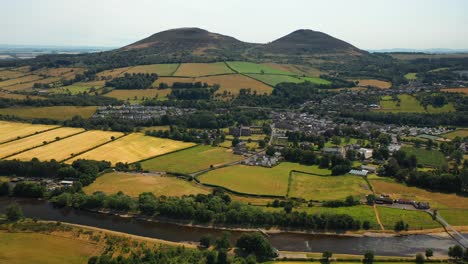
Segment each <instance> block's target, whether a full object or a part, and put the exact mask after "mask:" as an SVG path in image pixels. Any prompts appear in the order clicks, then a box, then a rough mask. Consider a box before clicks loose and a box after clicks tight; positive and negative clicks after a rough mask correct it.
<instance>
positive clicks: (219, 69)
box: [174, 62, 234, 77]
mask: <svg viewBox="0 0 468 264" xmlns="http://www.w3.org/2000/svg"><path fill="white" fill-rule="evenodd" d="M231 73H234V72H233V71H232V70H231V69H229V68H228V67H227V66H226V64H225V63H224V62H215V63H183V64H181V65H180V67H179V69H177V71H176V72H175V73H174V76H190V77H198V76H206V75H218V74H231Z"/></svg>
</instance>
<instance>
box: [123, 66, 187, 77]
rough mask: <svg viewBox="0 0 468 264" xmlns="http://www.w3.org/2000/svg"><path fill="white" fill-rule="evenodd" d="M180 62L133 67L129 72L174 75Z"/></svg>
mask: <svg viewBox="0 0 468 264" xmlns="http://www.w3.org/2000/svg"><path fill="white" fill-rule="evenodd" d="M178 65H179V64H175V63H174V64H151V65H140V66H135V67H132V68H131V69H130V70H128V71H127V73H156V74H157V75H159V76H170V75H172V74H173V73H174V72H175V70H176V69H177V66H178Z"/></svg>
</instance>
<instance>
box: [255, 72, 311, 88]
mask: <svg viewBox="0 0 468 264" xmlns="http://www.w3.org/2000/svg"><path fill="white" fill-rule="evenodd" d="M247 75H248V76H249V77H252V78H253V79H255V80H259V81H261V82H264V83H266V84H269V85H271V86H276V85H277V84H278V83H283V82H288V83H301V82H304V81H303V80H301V79H298V78H296V77H292V76H288V75H270V74H247Z"/></svg>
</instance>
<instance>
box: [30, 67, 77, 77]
mask: <svg viewBox="0 0 468 264" xmlns="http://www.w3.org/2000/svg"><path fill="white" fill-rule="evenodd" d="M84 71H85V69H84V68H66V67H63V68H41V69H39V70H36V71H33V72H32V73H33V74H37V75H46V76H51V77H61V76H64V75H65V76H67V75H69V74H70V73H73V76H74V75H75V74H77V73H80V74H82V73H83V72H84Z"/></svg>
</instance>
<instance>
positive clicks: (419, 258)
mask: <svg viewBox="0 0 468 264" xmlns="http://www.w3.org/2000/svg"><path fill="white" fill-rule="evenodd" d="M415 261H416V263H418V264H422V263H424V255H423V254H421V253H418V254H416V259H415Z"/></svg>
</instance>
